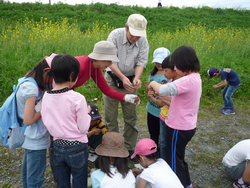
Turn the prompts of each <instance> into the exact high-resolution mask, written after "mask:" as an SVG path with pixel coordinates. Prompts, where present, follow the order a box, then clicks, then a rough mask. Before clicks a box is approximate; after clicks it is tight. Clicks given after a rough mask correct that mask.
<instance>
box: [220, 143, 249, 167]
mask: <svg viewBox="0 0 250 188" xmlns="http://www.w3.org/2000/svg"><path fill="white" fill-rule="evenodd" d="M246 160H250V139H246V140H242V141H240V142H238V143H237V144H235V145H234V146H233V147H232V148H231V149H230V150H229V151H228V152H227V153H226V155H225V156H224V157H223V160H222V163H223V164H224V165H225V166H227V167H229V168H230V167H232V166H236V165H238V164H239V163H241V162H243V161H246Z"/></svg>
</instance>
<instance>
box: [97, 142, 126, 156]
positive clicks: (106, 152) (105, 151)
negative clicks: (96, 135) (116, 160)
mask: <svg viewBox="0 0 250 188" xmlns="http://www.w3.org/2000/svg"><path fill="white" fill-rule="evenodd" d="M95 153H96V154H97V155H102V156H109V157H123V158H124V157H128V156H129V152H128V150H127V149H126V148H125V147H123V148H120V149H119V148H113V149H111V148H110V149H109V148H106V147H105V145H103V144H100V145H99V146H98V147H97V148H96V149H95Z"/></svg>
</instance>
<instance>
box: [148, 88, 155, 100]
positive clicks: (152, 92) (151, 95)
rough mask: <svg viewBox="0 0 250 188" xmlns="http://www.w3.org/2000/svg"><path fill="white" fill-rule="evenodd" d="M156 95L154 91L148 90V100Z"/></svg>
mask: <svg viewBox="0 0 250 188" xmlns="http://www.w3.org/2000/svg"><path fill="white" fill-rule="evenodd" d="M154 94H155V92H154V90H153V89H150V90H148V98H149V99H151V98H152V97H153V95H154Z"/></svg>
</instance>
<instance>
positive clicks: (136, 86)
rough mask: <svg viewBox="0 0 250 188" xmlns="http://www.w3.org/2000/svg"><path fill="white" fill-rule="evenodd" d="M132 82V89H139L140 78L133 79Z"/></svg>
mask: <svg viewBox="0 0 250 188" xmlns="http://www.w3.org/2000/svg"><path fill="white" fill-rule="evenodd" d="M133 84H134V89H135V90H139V89H141V80H140V79H136V78H135V79H134V80H133Z"/></svg>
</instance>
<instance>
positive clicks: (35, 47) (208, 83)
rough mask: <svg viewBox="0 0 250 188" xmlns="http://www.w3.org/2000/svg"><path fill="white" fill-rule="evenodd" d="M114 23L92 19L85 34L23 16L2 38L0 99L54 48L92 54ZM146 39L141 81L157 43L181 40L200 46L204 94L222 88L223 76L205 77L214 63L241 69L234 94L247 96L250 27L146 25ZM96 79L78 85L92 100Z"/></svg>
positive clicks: (214, 94) (212, 95)
mask: <svg viewBox="0 0 250 188" xmlns="http://www.w3.org/2000/svg"><path fill="white" fill-rule="evenodd" d="M113 29H114V27H111V26H110V25H109V24H108V23H106V24H104V25H99V23H98V22H95V23H93V24H92V26H91V28H89V29H87V30H86V31H85V32H84V33H83V32H82V31H81V30H80V28H79V26H78V25H77V24H74V23H72V24H70V23H69V22H68V19H67V18H64V19H63V20H62V21H58V22H55V23H53V22H52V21H51V20H48V19H47V18H44V17H41V19H40V21H39V22H35V21H34V20H30V19H29V18H27V17H26V18H24V19H21V20H19V21H18V22H17V23H16V26H15V28H14V29H13V28H12V27H11V26H10V27H7V28H5V29H3V30H2V32H1V39H0V44H1V46H0V49H1V54H0V58H1V62H0V70H1V75H2V76H1V78H0V84H1V86H2V88H4V89H1V93H0V94H1V96H2V98H1V103H2V102H3V101H4V100H5V99H6V97H7V96H8V95H9V94H10V93H11V88H12V85H13V84H14V83H17V79H18V78H19V77H22V75H24V74H25V73H26V72H27V71H28V70H29V69H31V68H32V67H33V66H34V65H35V64H36V63H37V62H39V61H40V60H41V59H43V58H44V57H45V56H47V55H49V54H50V53H52V52H54V53H58V54H61V53H68V54H71V55H73V56H81V55H88V54H89V53H91V52H92V50H93V47H94V44H95V43H96V42H98V41H100V40H106V39H107V37H108V35H109V33H110V31H112V30H113ZM147 33H148V34H147V38H148V41H149V45H150V51H149V61H148V62H149V63H148V65H147V67H146V69H145V70H144V73H143V76H142V78H141V79H142V82H145V81H146V80H147V77H148V75H149V72H150V71H151V70H152V69H153V66H154V64H151V61H152V59H153V57H152V54H153V51H154V50H155V49H156V48H158V47H166V48H168V49H169V50H170V51H171V52H173V51H174V50H175V49H176V48H177V47H179V46H181V45H189V46H192V47H193V48H194V49H196V52H197V55H198V57H199V60H200V63H201V68H202V69H201V71H200V74H201V76H202V82H203V94H202V95H203V96H206V97H210V98H216V97H217V96H218V95H220V89H219V90H214V89H213V88H212V85H213V84H215V83H217V82H220V80H219V79H211V80H208V79H207V70H208V69H209V68H211V67H217V68H224V67H228V68H232V69H234V70H235V71H236V72H238V73H239V76H240V78H241V80H242V83H241V86H240V88H239V89H238V90H237V91H236V92H235V95H234V96H235V97H239V96H240V97H241V98H242V99H248V96H249V94H250V91H249V89H248V86H249V84H248V82H247V80H248V79H249V74H248V71H247V70H249V55H250V54H249V53H250V51H249V49H250V45H249V42H250V28H233V27H232V26H231V25H229V26H228V27H227V28H218V29H216V28H213V29H210V28H207V27H206V25H203V24H201V23H199V24H198V25H195V24H193V23H190V24H189V25H187V26H186V27H184V29H177V30H176V31H175V32H174V33H171V32H164V31H162V30H161V31H157V32H152V31H150V30H148V32H147ZM96 88H97V86H96V85H95V84H94V82H92V81H88V82H87V83H86V84H85V85H83V86H81V87H80V88H78V91H79V92H81V93H83V94H85V95H86V98H87V99H88V98H89V100H90V99H93V98H98V97H99V98H100V97H101V91H100V90H99V89H96ZM139 96H140V97H141V98H142V100H144V101H146V94H145V88H144V87H142V89H141V90H140V91H139Z"/></svg>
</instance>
